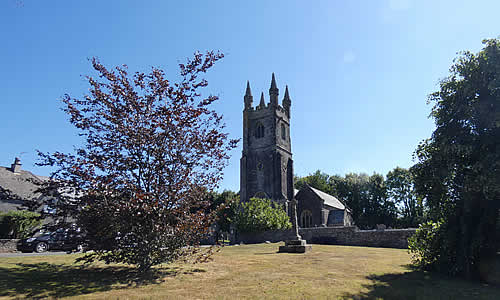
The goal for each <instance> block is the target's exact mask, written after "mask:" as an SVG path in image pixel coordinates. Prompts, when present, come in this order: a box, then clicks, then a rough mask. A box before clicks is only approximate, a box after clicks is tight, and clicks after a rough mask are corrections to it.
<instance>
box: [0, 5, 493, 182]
mask: <svg viewBox="0 0 500 300" xmlns="http://www.w3.org/2000/svg"><path fill="white" fill-rule="evenodd" d="M498 11H500V2H499V1H444V0H443V1H427V0H421V1H412V0H387V1H382V0H380V1H370V0H366V1H347V0H346V1H334V0H332V1H35V0H31V1H28V0H25V1H22V0H3V1H1V2H0V26H1V27H0V28H1V29H0V41H1V45H2V46H1V47H0V89H1V91H2V93H1V98H0V111H1V113H2V121H1V122H0V138H1V147H0V165H2V166H9V165H10V164H11V163H12V161H13V159H14V157H15V156H21V160H22V163H23V168H25V169H28V170H31V171H33V172H34V173H36V174H40V175H48V173H49V172H50V170H49V169H47V168H39V167H36V166H35V165H34V163H35V162H36V160H37V158H36V151H35V149H40V150H42V151H44V152H47V151H49V152H51V151H55V150H59V151H71V150H72V149H73V145H78V144H79V143H80V139H79V137H78V136H77V134H76V133H77V132H76V131H75V130H74V129H73V128H72V127H71V125H70V124H69V122H68V118H67V117H66V115H65V114H64V113H63V112H62V111H61V110H60V108H61V107H62V105H61V102H60V99H61V96H62V95H64V94H65V93H68V94H70V95H71V96H73V97H81V96H83V95H84V94H85V93H86V91H87V89H88V86H87V84H86V82H85V81H84V79H83V77H82V76H83V75H87V74H93V73H92V70H91V66H90V63H89V61H88V58H90V57H93V56H97V57H99V58H100V60H101V62H102V63H104V64H105V65H107V66H116V65H121V64H127V65H128V66H129V70H130V71H148V70H149V69H150V67H151V66H158V67H161V68H163V69H165V70H166V72H167V75H170V76H172V77H175V76H177V74H178V68H177V64H178V63H181V62H184V61H185V60H186V58H188V57H191V56H192V54H193V53H194V52H195V51H196V50H200V51H206V50H220V51H222V52H223V53H224V54H225V55H226V57H225V58H224V59H223V60H222V61H221V62H219V63H218V64H217V65H216V66H215V67H214V68H213V69H212V70H211V71H210V72H209V74H207V79H208V81H209V87H208V88H207V89H206V93H205V94H208V93H213V94H217V95H219V96H220V98H221V101H220V102H219V103H218V104H217V109H218V110H219V111H220V112H221V113H223V114H224V116H225V120H226V123H227V125H228V130H229V133H230V135H231V137H233V138H238V137H241V134H242V110H243V95H244V92H245V86H246V81H247V80H250V83H251V86H252V92H253V94H254V96H256V95H259V94H260V92H261V91H264V93H265V95H266V100H267V101H268V89H269V85H270V81H271V73H272V72H275V74H276V79H277V83H278V88H279V89H280V99H282V95H283V93H284V88H285V85H288V86H289V90H290V96H291V98H292V120H291V121H292V127H291V134H292V151H293V153H294V169H295V173H296V174H297V175H300V176H305V175H308V174H309V173H312V172H314V171H315V170H317V169H320V170H322V171H324V172H326V173H328V174H340V175H343V174H345V173H349V172H366V173H369V174H371V173H373V172H379V173H383V174H386V173H387V172H388V171H389V170H391V169H393V168H394V167H396V166H401V167H409V166H411V165H412V164H413V162H412V152H413V151H414V150H415V147H416V146H417V144H418V143H419V142H420V141H421V140H422V139H424V138H427V137H429V136H430V134H431V133H432V130H433V128H434V125H433V122H432V120H430V119H428V118H427V116H428V114H429V112H430V109H431V107H430V105H426V99H427V95H428V94H429V93H431V92H432V91H435V90H436V89H437V88H438V82H439V79H442V78H443V77H445V76H446V75H447V74H448V69H449V67H450V65H451V64H452V61H453V58H454V57H456V53H457V52H458V51H461V50H472V51H475V52H476V51H478V50H480V49H481V47H482V45H481V41H482V40H483V39H485V38H495V37H498V36H499V35H500V31H499V28H500V18H498ZM255 101H257V100H256V99H254V102H255ZM240 156H241V144H240V147H239V148H238V149H235V150H234V151H233V153H232V158H231V161H230V165H229V167H228V168H227V169H226V170H225V179H224V181H223V182H222V184H221V188H226V189H231V190H235V191H237V190H239V159H240Z"/></svg>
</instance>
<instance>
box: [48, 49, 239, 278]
mask: <svg viewBox="0 0 500 300" xmlns="http://www.w3.org/2000/svg"><path fill="white" fill-rule="evenodd" d="M222 57H223V54H221V53H218V52H207V53H205V54H201V53H195V54H194V57H193V58H192V59H189V60H188V61H187V63H186V64H180V65H179V66H180V75H181V76H180V78H182V79H180V80H179V82H177V83H173V82H171V81H170V80H168V79H167V78H166V77H165V73H164V72H163V71H162V70H160V69H158V68H152V70H151V72H149V73H147V74H145V73H139V72H137V73H134V74H133V75H130V74H129V73H128V71H127V66H122V67H116V68H114V69H108V68H106V67H105V66H104V65H103V64H101V63H100V62H99V60H98V59H96V58H93V59H92V60H91V62H92V66H93V68H94V69H95V70H96V71H97V72H98V74H99V77H98V78H96V77H91V76H87V77H86V79H87V80H88V82H89V84H90V90H89V91H90V93H89V95H87V96H85V97H84V98H83V99H75V98H72V97H70V96H69V95H65V96H64V97H63V102H64V111H65V112H66V113H67V114H68V115H69V117H70V122H71V123H72V124H73V125H74V126H76V128H78V129H79V130H80V133H81V135H82V136H83V137H84V138H85V142H84V143H83V146H82V147H80V148H77V149H76V150H75V152H74V153H72V154H66V153H60V152H55V153H40V156H41V161H42V162H41V165H51V166H55V167H56V171H55V172H54V173H53V174H52V179H53V180H51V181H50V185H51V186H50V187H47V188H48V190H51V191H54V190H57V191H66V192H63V193H60V195H59V201H58V202H57V204H56V208H57V209H56V215H57V216H59V217H67V216H70V217H73V218H74V219H75V220H76V221H77V223H78V224H79V226H81V227H82V228H84V229H85V231H86V236H87V243H88V244H87V245H85V246H86V248H87V249H89V250H93V251H91V252H87V253H86V255H85V256H84V257H83V258H82V260H83V261H86V262H92V261H94V260H102V261H105V262H106V263H110V262H123V263H129V264H135V265H136V266H137V267H138V268H139V269H140V270H142V271H146V270H149V269H150V268H151V266H153V265H157V264H160V263H165V262H171V261H174V260H176V259H179V258H186V257H194V258H201V257H204V255H200V253H199V252H198V251H199V249H198V248H196V247H193V246H195V245H197V244H198V243H199V241H200V239H201V238H202V237H203V236H204V234H206V233H207V230H208V227H209V225H210V223H211V221H213V214H211V213H209V211H210V210H209V209H207V207H208V205H209V204H210V203H207V202H206V201H203V199H205V197H204V195H205V193H206V191H210V190H213V189H214V188H216V187H217V184H218V183H219V181H220V180H221V178H222V170H223V168H224V167H225V166H226V165H227V161H228V158H229V156H228V152H229V150H231V149H233V148H234V147H235V146H236V144H237V142H238V141H237V140H232V139H229V138H228V134H227V133H225V132H224V127H225V125H224V123H223V121H222V115H220V114H218V113H217V112H215V111H214V110H213V109H212V108H211V104H212V103H213V102H214V101H217V100H218V97H217V96H208V97H202V96H201V94H200V91H199V90H200V89H201V88H203V87H206V86H207V81H206V80H205V79H202V78H200V75H202V74H203V73H205V72H206V71H207V70H208V69H209V68H210V67H212V66H213V64H214V63H215V62H216V61H218V60H219V59H221V58H222ZM67 191H72V193H68V192H67Z"/></svg>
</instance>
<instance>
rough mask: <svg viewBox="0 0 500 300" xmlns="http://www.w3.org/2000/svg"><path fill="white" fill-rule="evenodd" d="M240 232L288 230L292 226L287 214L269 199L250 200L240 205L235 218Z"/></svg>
mask: <svg viewBox="0 0 500 300" xmlns="http://www.w3.org/2000/svg"><path fill="white" fill-rule="evenodd" d="M235 224H236V229H237V230H238V231H240V232H262V231H266V230H277V229H290V228H291V227H292V224H291V223H290V218H289V217H288V215H287V213H286V212H285V211H284V210H283V208H281V207H280V206H279V205H277V204H276V203H274V202H273V201H271V200H269V199H261V198H250V200H248V201H247V202H244V203H242V204H241V207H240V209H239V210H238V212H237V214H236V218H235Z"/></svg>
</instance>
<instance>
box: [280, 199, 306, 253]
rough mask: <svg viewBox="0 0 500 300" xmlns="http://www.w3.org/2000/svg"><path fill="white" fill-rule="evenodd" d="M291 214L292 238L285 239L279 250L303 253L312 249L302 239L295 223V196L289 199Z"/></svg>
mask: <svg viewBox="0 0 500 300" xmlns="http://www.w3.org/2000/svg"><path fill="white" fill-rule="evenodd" d="M291 202H292V203H291V204H292V207H291V213H292V214H291V215H292V234H293V235H294V236H293V239H291V240H287V241H285V246H280V248H279V252H287V253H305V252H307V251H309V250H311V249H312V247H311V245H307V243H306V240H303V239H302V237H301V236H300V234H299V226H298V225H297V200H296V199H295V198H293V199H292V201H291Z"/></svg>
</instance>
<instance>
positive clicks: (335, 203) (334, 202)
mask: <svg viewBox="0 0 500 300" xmlns="http://www.w3.org/2000/svg"><path fill="white" fill-rule="evenodd" d="M307 186H308V187H309V188H310V189H311V191H313V192H314V193H315V194H316V195H318V197H320V198H321V200H323V201H325V204H326V205H328V206H331V207H335V208H338V209H346V207H345V205H344V204H343V203H342V202H340V200H339V199H337V198H335V197H334V196H332V195H330V194H327V193H325V192H323V191H320V190H318V189H315V188H313V187H312V186H310V185H307Z"/></svg>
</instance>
